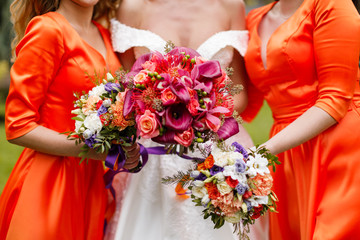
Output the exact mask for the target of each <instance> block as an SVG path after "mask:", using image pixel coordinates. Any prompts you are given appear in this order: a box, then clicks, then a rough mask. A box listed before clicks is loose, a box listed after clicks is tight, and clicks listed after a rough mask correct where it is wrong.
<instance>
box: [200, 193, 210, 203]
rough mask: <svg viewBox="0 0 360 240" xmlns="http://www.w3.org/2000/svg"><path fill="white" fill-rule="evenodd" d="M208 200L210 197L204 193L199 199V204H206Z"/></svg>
mask: <svg viewBox="0 0 360 240" xmlns="http://www.w3.org/2000/svg"><path fill="white" fill-rule="evenodd" d="M209 202H210V198H209V195H208V194H206V195H205V196H204V197H203V198H202V199H201V204H202V205H206V204H208V203H209Z"/></svg>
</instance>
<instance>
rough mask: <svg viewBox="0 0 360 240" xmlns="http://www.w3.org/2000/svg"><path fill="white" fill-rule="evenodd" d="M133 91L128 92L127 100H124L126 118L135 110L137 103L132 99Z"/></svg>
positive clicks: (126, 94)
mask: <svg viewBox="0 0 360 240" xmlns="http://www.w3.org/2000/svg"><path fill="white" fill-rule="evenodd" d="M132 94H133V92H132V91H127V92H126V93H125V99H124V109H123V115H124V117H126V116H127V115H129V113H131V112H132V111H133V110H134V105H135V102H134V100H133V98H132Z"/></svg>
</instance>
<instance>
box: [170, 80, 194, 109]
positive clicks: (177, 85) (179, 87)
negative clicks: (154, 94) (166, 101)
mask: <svg viewBox="0 0 360 240" xmlns="http://www.w3.org/2000/svg"><path fill="white" fill-rule="evenodd" d="M170 89H171V91H172V92H173V93H174V94H175V95H176V96H177V97H178V98H179V99H180V101H182V102H184V103H185V104H187V103H188V102H189V101H190V94H189V91H188V90H187V87H186V86H185V85H184V84H183V83H181V82H180V81H173V82H172V84H171V85H170Z"/></svg>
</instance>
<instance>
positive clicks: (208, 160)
mask: <svg viewBox="0 0 360 240" xmlns="http://www.w3.org/2000/svg"><path fill="white" fill-rule="evenodd" d="M214 162H215V160H214V157H213V155H211V154H210V155H209V156H208V157H207V158H206V159H205V162H204V164H205V167H206V168H207V169H210V168H212V167H213V166H214Z"/></svg>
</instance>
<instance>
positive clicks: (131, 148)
mask: <svg viewBox="0 0 360 240" xmlns="http://www.w3.org/2000/svg"><path fill="white" fill-rule="evenodd" d="M137 147H139V144H137V143H134V144H132V145H130V146H122V148H123V149H124V151H125V152H131V151H133V150H134V149H136V148H137Z"/></svg>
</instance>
